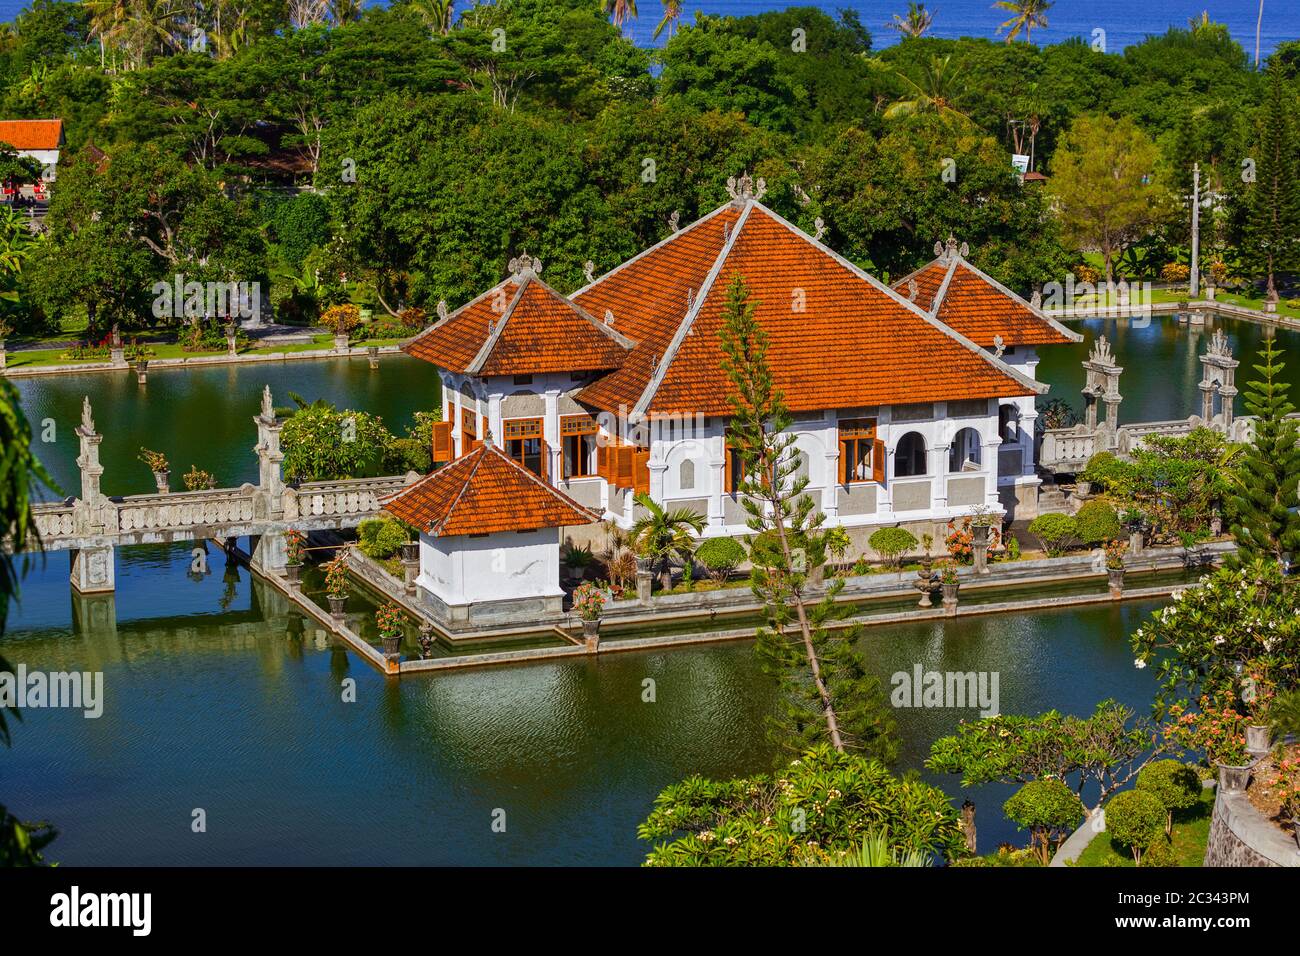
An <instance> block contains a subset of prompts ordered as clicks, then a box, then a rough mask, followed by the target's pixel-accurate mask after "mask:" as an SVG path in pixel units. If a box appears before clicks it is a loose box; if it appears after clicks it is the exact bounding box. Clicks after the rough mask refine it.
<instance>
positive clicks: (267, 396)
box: [262, 385, 275, 420]
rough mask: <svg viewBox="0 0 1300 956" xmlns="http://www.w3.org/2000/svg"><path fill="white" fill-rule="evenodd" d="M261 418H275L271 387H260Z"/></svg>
mask: <svg viewBox="0 0 1300 956" xmlns="http://www.w3.org/2000/svg"><path fill="white" fill-rule="evenodd" d="M262 417H263V418H265V419H267V420H270V419H273V418H275V405H274V404H272V402H271V386H270V385H263V386H262Z"/></svg>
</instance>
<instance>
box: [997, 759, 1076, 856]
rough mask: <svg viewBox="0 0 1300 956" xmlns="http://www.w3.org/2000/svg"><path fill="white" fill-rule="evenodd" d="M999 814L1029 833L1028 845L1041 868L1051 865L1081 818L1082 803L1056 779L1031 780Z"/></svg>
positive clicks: (1005, 804)
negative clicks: (1036, 853)
mask: <svg viewBox="0 0 1300 956" xmlns="http://www.w3.org/2000/svg"><path fill="white" fill-rule="evenodd" d="M1002 812H1003V813H1005V814H1006V815H1007V818H1008V819H1009V820H1010V821H1011V822H1012V823H1014V824H1015V825H1016V826H1017V827H1019V828H1020V829H1022V830H1028V831H1029V833H1030V846H1031V847H1033V848H1034V849H1035V850H1036V851H1037V852H1038V856H1039V860H1040V862H1041V863H1042V864H1043V866H1047V864H1048V863H1050V862H1051V859H1052V853H1053V852H1054V851H1055V850H1056V849H1059V848H1060V845H1061V843H1062V842H1064V840H1065V838H1066V837H1067V836H1069V834H1070V831H1071V830H1072V829H1074V827H1076V826H1078V824H1079V820H1080V819H1082V817H1083V803H1082V801H1080V800H1079V797H1078V795H1077V794H1075V793H1074V792H1073V791H1072V790H1071V789H1070V788H1069V787H1068V786H1066V784H1065V783H1064V782H1062V781H1060V780H1031V781H1029V782H1028V783H1026V784H1025V785H1024V786H1023V787H1021V788H1020V789H1019V790H1017V791H1016V792H1015V793H1014V794H1012V795H1011V798H1010V799H1009V800H1007V802H1006V803H1004V804H1003V805H1002Z"/></svg>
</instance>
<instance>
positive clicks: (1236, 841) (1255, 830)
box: [1205, 792, 1300, 867]
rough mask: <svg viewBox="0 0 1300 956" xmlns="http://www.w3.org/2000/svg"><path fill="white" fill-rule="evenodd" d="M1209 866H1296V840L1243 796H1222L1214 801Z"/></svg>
mask: <svg viewBox="0 0 1300 956" xmlns="http://www.w3.org/2000/svg"><path fill="white" fill-rule="evenodd" d="M1205 865H1206V866H1295V867H1300V850H1298V849H1297V847H1296V842H1295V840H1293V839H1291V838H1290V837H1288V836H1287V835H1286V834H1285V833H1283V832H1282V831H1281V830H1279V829H1278V828H1277V827H1275V826H1274V825H1273V824H1272V823H1271V822H1269V821H1268V820H1266V819H1265V818H1264V815H1263V814H1262V813H1260V812H1259V811H1258V810H1256V809H1255V807H1254V805H1252V804H1251V802H1250V800H1249V799H1248V798H1247V797H1246V794H1244V793H1240V792H1239V793H1219V794H1218V795H1217V796H1216V797H1215V799H1214V817H1213V818H1212V820H1211V822H1210V839H1209V843H1208V844H1207V846H1206V848H1205Z"/></svg>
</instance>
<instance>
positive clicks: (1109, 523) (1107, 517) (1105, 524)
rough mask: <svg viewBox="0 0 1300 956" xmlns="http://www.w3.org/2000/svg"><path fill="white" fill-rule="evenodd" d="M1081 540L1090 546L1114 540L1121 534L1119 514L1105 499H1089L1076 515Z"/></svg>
mask: <svg viewBox="0 0 1300 956" xmlns="http://www.w3.org/2000/svg"><path fill="white" fill-rule="evenodd" d="M1074 524H1075V528H1076V531H1077V533H1078V535H1079V540H1081V541H1082V542H1083V543H1084V544H1086V545H1088V546H1089V547H1096V546H1097V545H1099V544H1101V543H1102V542H1103V541H1114V540H1116V539H1117V538H1119V537H1120V536H1121V529H1120V526H1119V516H1118V515H1117V514H1115V509H1114V508H1112V507H1111V506H1110V505H1109V504H1108V503H1107V502H1105V501H1089V502H1087V503H1085V504H1084V506H1083V507H1082V508H1080V509H1079V511H1078V513H1077V514H1075V516H1074Z"/></svg>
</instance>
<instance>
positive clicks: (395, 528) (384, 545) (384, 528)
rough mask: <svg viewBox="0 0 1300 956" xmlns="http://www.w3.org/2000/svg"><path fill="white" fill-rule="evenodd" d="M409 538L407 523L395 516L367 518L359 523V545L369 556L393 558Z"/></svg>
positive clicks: (363, 552)
mask: <svg viewBox="0 0 1300 956" xmlns="http://www.w3.org/2000/svg"><path fill="white" fill-rule="evenodd" d="M409 540H410V537H409V536H408V534H407V530H406V525H404V524H402V523H401V522H400V521H397V520H395V519H393V518H367V519H366V520H365V521H363V522H361V523H360V524H358V525H357V547H358V548H360V549H361V553H362V554H364V555H365V556H366V557H368V558H376V559H380V560H382V559H384V558H391V557H392V556H393V555H395V554H396V553H397V549H398V548H400V547H401V546H402V545H404V544H406V542H407V541H409Z"/></svg>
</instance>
